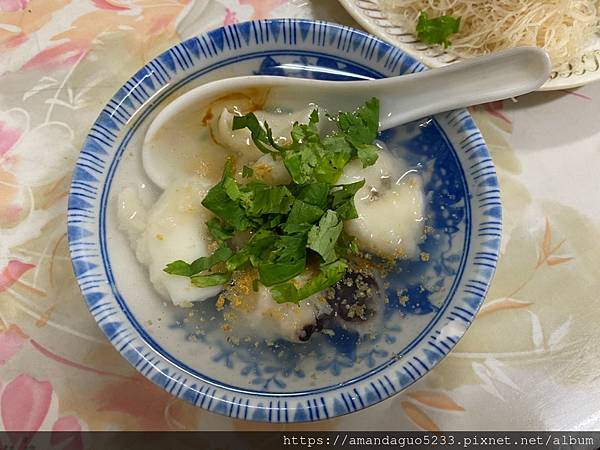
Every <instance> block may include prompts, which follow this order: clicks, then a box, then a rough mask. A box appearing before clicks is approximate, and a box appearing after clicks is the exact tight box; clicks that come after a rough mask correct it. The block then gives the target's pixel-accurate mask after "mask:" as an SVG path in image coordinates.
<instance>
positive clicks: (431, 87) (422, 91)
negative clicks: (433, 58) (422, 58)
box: [336, 47, 552, 130]
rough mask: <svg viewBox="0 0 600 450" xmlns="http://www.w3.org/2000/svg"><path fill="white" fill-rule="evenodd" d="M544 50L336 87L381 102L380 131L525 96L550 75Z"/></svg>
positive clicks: (510, 52)
mask: <svg viewBox="0 0 600 450" xmlns="http://www.w3.org/2000/svg"><path fill="white" fill-rule="evenodd" d="M551 67H552V66H551V62H550V58H549V57H548V54H547V53H546V51H545V50H542V49H539V48H536V47H520V48H514V49H510V50H505V51H502V52H498V53H494V54H491V55H487V56H482V57H477V58H473V59H469V60H465V61H461V62H458V63H454V64H451V65H448V66H445V67H442V68H439V69H433V70H429V71H424V72H419V73H414V74H410V75H403V76H399V77H392V78H385V79H381V80H375V81H370V82H368V83H365V82H363V81H356V82H355V81H352V82H349V83H337V85H338V86H337V88H336V90H339V91H338V93H339V94H343V92H341V91H342V90H344V91H346V95H354V96H356V95H357V93H358V92H359V89H360V91H361V92H360V95H361V96H362V97H364V98H370V97H377V98H379V100H380V103H381V106H380V108H381V109H380V117H381V129H382V130H385V129H387V128H392V127H394V126H397V125H401V124H403V123H407V122H410V121H413V120H416V119H419V118H422V117H426V116H429V115H432V114H437V113H441V112H445V111H450V110H453V109H457V108H463V107H467V106H472V105H477V104H481V103H487V102H491V101H495V100H501V99H506V98H511V97H516V96H518V95H522V94H526V93H528V92H531V91H534V90H536V89H537V88H539V87H540V86H541V85H542V84H544V82H546V80H547V79H548V76H549V74H550V71H551Z"/></svg>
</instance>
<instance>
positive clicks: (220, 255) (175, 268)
mask: <svg viewBox="0 0 600 450" xmlns="http://www.w3.org/2000/svg"><path fill="white" fill-rule="evenodd" d="M232 255H233V251H232V250H231V249H230V248H229V247H225V246H223V247H219V248H218V249H217V250H216V251H215V252H214V253H213V254H212V255H210V256H202V257H200V258H198V259H197V260H195V261H194V262H192V263H191V264H188V263H186V262H185V261H181V260H178V261H174V262H172V263H170V264H167V267H165V268H164V269H163V270H164V271H165V272H167V273H168V274H171V275H181V276H184V277H191V276H194V275H196V274H198V273H200V272H204V271H206V270H209V269H210V268H211V267H212V266H214V265H215V264H218V263H220V262H224V261H227V260H228V259H229V258H230V257H231V256H232Z"/></svg>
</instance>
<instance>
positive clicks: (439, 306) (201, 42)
mask: <svg viewBox="0 0 600 450" xmlns="http://www.w3.org/2000/svg"><path fill="white" fill-rule="evenodd" d="M424 69H425V68H424V67H423V66H422V65H421V64H420V63H418V62H417V61H415V60H413V59H412V58H411V57H409V56H407V55H406V54H404V53H403V52H402V51H400V50H398V49H396V48H394V47H391V46H390V45H388V44H386V43H384V42H382V41H379V40H378V39H376V38H373V37H371V36H368V35H366V34H364V33H361V32H359V31H356V30H352V29H350V28H347V27H342V26H339V25H333V24H327V23H322V22H314V21H304V20H287V19H285V20H283V19H282V20H269V21H254V22H246V23H241V24H237V25H233V26H228V27H224V28H221V29H218V30H215V31H213V32H210V33H208V34H206V35H202V36H199V37H197V38H193V39H190V40H188V41H185V42H183V43H181V44H179V45H177V46H175V47H173V48H172V49H170V50H168V51H167V52H165V53H163V54H162V55H160V56H159V57H157V58H156V59H154V60H152V61H151V62H150V63H148V64H147V65H146V66H145V67H143V68H142V69H141V70H140V71H139V72H138V73H136V74H135V75H134V76H133V77H132V78H131V79H130V80H129V81H128V82H127V83H125V85H124V86H123V88H122V89H120V90H119V92H117V94H116V95H115V97H113V99H111V100H110V101H109V103H108V104H107V106H106V107H105V108H104V110H103V111H102V113H101V114H100V116H99V118H98V119H97V121H96V123H95V124H94V125H93V126H92V128H91V130H90V133H89V135H88V137H87V139H86V141H85V144H84V147H83V149H82V151H81V156H80V159H79V161H78V163H77V166H76V171H75V175H74V178H73V183H72V186H71V193H70V198H69V219H68V221H69V233H68V236H69V245H70V249H71V255H72V260H73V267H74V270H75V273H76V275H77V278H78V281H79V284H80V287H81V290H82V292H83V294H84V297H85V299H86V302H87V303H88V306H89V308H90V311H91V313H92V314H93V315H94V317H95V319H96V320H97V322H98V324H99V325H100V327H101V328H102V329H103V331H104V332H105V333H106V335H107V336H108V338H109V339H110V340H111V342H112V344H113V345H114V346H115V347H116V348H117V349H118V350H119V351H120V352H121V353H122V354H123V356H124V357H125V358H127V359H128V360H129V361H130V363H131V364H132V365H133V366H134V367H136V368H137V369H138V370H139V371H140V372H141V373H142V374H144V375H145V376H146V377H148V378H149V379H151V380H152V381H154V382H155V383H157V384H158V385H159V386H161V387H163V388H164V389H166V390H167V391H169V392H171V393H172V394H173V395H176V396H178V397H181V398H184V399H186V400H188V401H190V402H192V403H193V404H196V405H198V406H200V407H203V408H206V409H208V410H211V411H215V412H219V413H222V414H226V415H229V416H232V417H236V418H243V419H252V420H261V421H271V422H291V421H308V420H319V419H324V418H330V417H334V416H337V415H341V414H346V413H349V412H353V411H356V410H359V409H362V408H364V407H367V406H369V405H371V404H373V403H376V402H378V401H381V400H383V399H385V398H387V397H389V396H391V395H393V394H394V393H397V392H399V391H401V390H402V389H404V388H405V387H406V386H408V385H410V384H411V383H413V382H414V381H415V380H417V379H418V378H420V377H421V376H423V375H424V374H425V373H427V372H428V371H429V370H430V369H431V368H432V367H433V366H434V365H435V364H437V363H438V362H439V361H440V360H441V359H442V358H443V357H444V356H445V355H446V354H447V353H448V352H449V351H450V350H451V349H452V347H453V346H454V345H455V344H456V343H457V342H458V339H460V337H461V336H462V335H463V334H464V332H465V331H466V329H467V327H468V326H469V325H470V323H471V321H472V320H473V318H474V317H475V314H476V312H477V310H478V308H479V306H480V305H481V303H482V301H483V298H484V296H485V293H486V291H487V287H488V285H489V283H490V281H491V278H492V276H493V272H494V269H495V266H496V261H497V258H498V253H499V244H500V233H501V204H500V192H499V188H498V181H497V178H496V174H495V170H494V166H493V164H492V162H491V158H490V155H489V152H488V150H487V147H486V145H485V143H484V141H483V138H482V136H481V134H480V133H479V131H478V130H477V128H476V126H475V124H474V122H473V121H472V119H471V118H470V116H469V114H468V112H467V111H464V110H457V111H453V112H450V113H447V114H441V115H438V116H436V117H434V118H427V119H424V120H422V121H419V122H417V123H412V124H409V125H406V126H403V127H398V128H396V129H393V130H388V131H386V132H384V133H382V134H381V136H380V139H381V141H382V142H383V143H385V145H387V147H388V148H389V149H390V150H391V151H392V152H398V153H399V154H401V155H402V157H403V158H405V159H407V160H408V161H409V163H410V164H411V165H413V166H416V167H420V168H421V170H422V173H423V174H424V177H425V181H426V191H427V192H428V193H429V194H428V195H429V197H428V200H429V201H428V212H427V216H428V218H427V225H428V228H429V230H430V231H429V232H428V233H427V235H426V238H425V239H423V240H422V242H420V249H421V252H422V256H423V257H422V258H421V260H419V261H403V262H401V263H399V264H398V265H397V266H396V268H395V269H394V270H393V271H392V273H391V274H390V275H389V276H388V277H387V278H386V280H385V281H386V285H385V288H386V293H387V297H388V301H387V302H386V303H385V304H384V305H382V306H381V308H382V309H381V311H380V312H381V314H378V317H379V320H380V322H378V332H376V333H369V334H367V335H360V334H359V333H357V332H356V331H353V330H348V329H344V328H341V327H336V328H334V329H332V330H331V332H330V333H328V334H326V335H315V336H313V339H311V341H310V342H309V343H307V344H292V343H289V342H283V341H277V342H258V341H256V342H255V341H250V342H246V341H241V342H235V343H232V342H230V341H229V340H228V339H227V336H226V335H225V333H224V332H223V331H222V329H221V327H220V322H219V320H218V312H217V311H215V306H214V302H204V303H202V304H196V305H194V307H193V308H191V309H181V308H175V307H172V306H169V305H167V304H166V303H163V302H162V300H160V299H158V298H157V297H156V295H155V294H154V293H153V292H152V291H151V289H150V288H149V287H148V286H147V285H148V284H149V283H148V281H147V275H146V274H145V273H144V271H143V270H142V269H140V268H139V267H136V266H137V265H136V264H132V261H134V260H133V259H132V258H133V257H132V252H131V251H130V250H129V249H128V247H127V244H126V243H125V241H124V240H123V238H122V237H120V236H119V234H120V233H119V232H118V230H117V228H116V225H115V223H114V222H115V221H114V217H112V216H114V214H113V213H114V211H113V213H111V210H113V209H114V205H112V204H111V201H112V199H113V198H114V195H115V194H116V193H117V192H118V190H119V186H123V185H124V183H125V180H128V179H131V178H136V177H138V178H140V179H141V177H143V175H142V174H140V173H139V168H138V167H137V166H138V165H139V161H138V160H139V151H136V150H135V149H136V148H137V147H136V145H138V144H137V143H139V141H140V139H141V138H143V134H144V131H145V129H146V127H147V126H148V123H149V122H150V121H151V119H152V117H153V115H154V114H155V113H156V111H157V110H158V109H159V108H160V107H161V106H162V105H164V104H165V103H167V102H168V101H170V100H171V99H172V98H174V97H176V96H178V95H181V93H183V92H185V91H186V90H188V89H190V88H192V87H194V86H196V85H198V84H201V83H204V82H207V81H210V80H212V79H216V78H220V77H223V76H235V75H244V74H247V75H250V74H268V75H278V76H301V77H311V78H320V79H335V80H340V81H343V80H349V79H372V78H381V77H385V76H395V75H401V74H403V73H410V72H415V71H421V70H424ZM138 147H139V145H138ZM146 182H147V180H146ZM157 321H160V322H157ZM157 323H160V324H159V325H157Z"/></svg>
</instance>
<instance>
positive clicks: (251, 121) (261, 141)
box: [232, 113, 274, 153]
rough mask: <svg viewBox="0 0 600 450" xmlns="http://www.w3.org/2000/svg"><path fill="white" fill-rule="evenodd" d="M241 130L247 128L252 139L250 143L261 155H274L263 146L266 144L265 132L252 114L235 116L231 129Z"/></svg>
mask: <svg viewBox="0 0 600 450" xmlns="http://www.w3.org/2000/svg"><path fill="white" fill-rule="evenodd" d="M242 128H248V130H250V135H251V137H252V142H254V145H256V148H258V149H259V150H260V151H261V152H263V153H274V151H273V150H271V149H270V148H269V147H267V146H266V145H265V143H266V142H268V137H267V132H266V131H265V129H264V128H263V127H262V126H261V124H260V122H259V121H258V119H257V118H256V116H255V115H254V113H248V114H246V115H245V116H236V117H234V118H233V126H232V129H233V130H234V131H235V130H240V129H242Z"/></svg>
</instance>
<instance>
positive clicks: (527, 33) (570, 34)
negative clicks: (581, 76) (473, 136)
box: [380, 0, 600, 69]
mask: <svg viewBox="0 0 600 450" xmlns="http://www.w3.org/2000/svg"><path fill="white" fill-rule="evenodd" d="M380 3H381V5H382V7H383V8H384V9H385V10H387V11H389V12H391V13H392V18H393V20H394V21H395V22H397V23H398V24H400V25H403V26H404V27H406V28H407V29H409V30H410V31H412V32H414V31H415V27H416V24H417V19H418V17H419V14H420V13H421V11H426V12H427V13H428V14H429V17H438V16H440V15H451V16H454V17H461V25H460V30H459V32H458V33H457V34H455V35H453V36H451V37H450V40H451V41H452V46H451V48H450V49H449V51H451V52H452V53H454V54H456V55H457V56H460V57H470V56H474V55H481V54H487V53H491V52H494V51H498V50H502V49H506V48H511V47H519V46H526V45H534V46H538V47H543V48H545V49H546V50H548V52H549V54H550V57H551V58H552V61H553V64H554V66H555V68H557V69H558V68H561V67H564V66H565V65H567V64H569V63H572V62H574V61H575V60H577V59H580V58H581V55H582V53H583V52H584V50H585V47H586V45H587V44H588V43H589V42H590V41H591V40H592V38H593V37H594V35H595V34H596V33H597V32H598V26H599V20H600V16H599V13H600V1H597V0H494V1H481V0H380Z"/></svg>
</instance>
